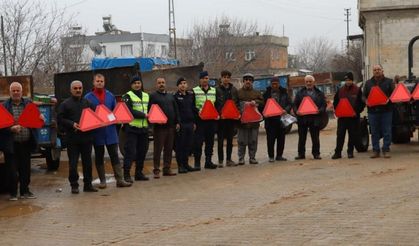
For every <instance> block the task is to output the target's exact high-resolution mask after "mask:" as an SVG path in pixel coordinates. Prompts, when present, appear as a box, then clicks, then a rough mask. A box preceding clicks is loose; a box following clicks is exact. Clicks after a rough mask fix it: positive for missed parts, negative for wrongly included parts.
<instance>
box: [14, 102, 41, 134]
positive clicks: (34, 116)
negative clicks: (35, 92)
mask: <svg viewBox="0 0 419 246" xmlns="http://www.w3.org/2000/svg"><path fill="white" fill-rule="evenodd" d="M17 123H18V124H19V125H21V126H23V127H26V128H41V127H42V126H43V125H44V120H43V119H41V112H39V109H38V107H37V106H36V104H35V103H28V104H27V105H26V107H25V108H24V109H23V111H22V114H21V115H20V116H19V119H18V120H17Z"/></svg>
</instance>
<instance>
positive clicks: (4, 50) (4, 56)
mask: <svg viewBox="0 0 419 246" xmlns="http://www.w3.org/2000/svg"><path fill="white" fill-rule="evenodd" d="M1 38H2V41H3V63H4V76H7V63H6V61H7V60H6V40H5V38H4V24H3V16H1Z"/></svg>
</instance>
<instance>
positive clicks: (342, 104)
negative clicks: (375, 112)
mask: <svg viewBox="0 0 419 246" xmlns="http://www.w3.org/2000/svg"><path fill="white" fill-rule="evenodd" d="M335 115H336V117H338V118H348V117H354V116H356V113H355V110H354V108H353V107H352V105H351V103H350V102H349V100H348V98H341V99H340V100H339V103H338V106H336V109H335Z"/></svg>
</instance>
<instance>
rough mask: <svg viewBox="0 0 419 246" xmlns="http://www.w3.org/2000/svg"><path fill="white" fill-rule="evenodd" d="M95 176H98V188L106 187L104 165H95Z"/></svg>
mask: <svg viewBox="0 0 419 246" xmlns="http://www.w3.org/2000/svg"><path fill="white" fill-rule="evenodd" d="M96 171H97V176H98V177H99V180H100V184H99V185H98V188H99V189H105V188H106V175H105V165H96Z"/></svg>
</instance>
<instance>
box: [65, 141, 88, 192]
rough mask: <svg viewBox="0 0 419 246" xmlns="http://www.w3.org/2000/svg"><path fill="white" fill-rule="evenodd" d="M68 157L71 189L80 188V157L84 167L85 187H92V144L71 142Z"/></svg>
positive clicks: (69, 142)
mask: <svg viewBox="0 0 419 246" xmlns="http://www.w3.org/2000/svg"><path fill="white" fill-rule="evenodd" d="M67 155H68V162H69V174H68V180H69V181H70V184H71V187H79V183H78V180H79V173H78V170H77V164H78V162H79V156H80V155H81V164H82V167H83V182H84V187H90V186H91V185H92V142H89V141H85V142H83V141H79V140H75V139H72V140H69V141H68V145H67Z"/></svg>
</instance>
